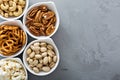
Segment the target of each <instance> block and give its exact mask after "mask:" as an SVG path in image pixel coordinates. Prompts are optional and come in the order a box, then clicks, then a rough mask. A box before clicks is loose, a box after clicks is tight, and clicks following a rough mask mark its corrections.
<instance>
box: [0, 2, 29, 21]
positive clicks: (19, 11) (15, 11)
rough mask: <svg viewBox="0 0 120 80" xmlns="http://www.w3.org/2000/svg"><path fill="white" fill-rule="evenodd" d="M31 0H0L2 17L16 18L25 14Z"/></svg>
mask: <svg viewBox="0 0 120 80" xmlns="http://www.w3.org/2000/svg"><path fill="white" fill-rule="evenodd" d="M28 3H29V0H0V18H2V19H4V20H15V19H19V18H20V17H22V16H23V14H24V13H25V11H26V10H27V8H28Z"/></svg>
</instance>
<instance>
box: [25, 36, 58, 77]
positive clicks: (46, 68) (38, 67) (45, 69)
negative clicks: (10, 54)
mask: <svg viewBox="0 0 120 80" xmlns="http://www.w3.org/2000/svg"><path fill="white" fill-rule="evenodd" d="M59 60H60V56H59V51H58V49H57V47H56V45H55V43H54V42H53V40H52V39H51V38H47V39H39V40H34V41H32V42H31V43H29V44H28V46H27V47H26V49H25V50H24V53H23V63H24V65H25V67H26V68H27V69H28V71H29V72H31V73H32V74H34V75H37V76H45V75H48V74H50V73H52V72H53V71H54V70H55V69H56V68H57V66H58V64H59Z"/></svg>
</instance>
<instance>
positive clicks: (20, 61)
mask: <svg viewBox="0 0 120 80" xmlns="http://www.w3.org/2000/svg"><path fill="white" fill-rule="evenodd" d="M1 60H3V61H5V60H15V61H17V62H18V63H20V64H21V65H22V67H23V69H24V71H25V74H26V79H25V80H28V72H27V69H26V68H25V65H24V64H23V62H22V60H21V59H20V58H3V59H1ZM1 60H0V61H1Z"/></svg>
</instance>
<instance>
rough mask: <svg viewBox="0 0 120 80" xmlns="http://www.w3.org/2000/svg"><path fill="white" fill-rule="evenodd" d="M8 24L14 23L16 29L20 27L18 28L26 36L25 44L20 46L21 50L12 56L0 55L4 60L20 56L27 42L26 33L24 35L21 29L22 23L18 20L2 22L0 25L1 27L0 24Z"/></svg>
mask: <svg viewBox="0 0 120 80" xmlns="http://www.w3.org/2000/svg"><path fill="white" fill-rule="evenodd" d="M10 22H15V23H16V24H18V27H20V28H21V29H22V30H23V31H24V33H25V35H26V42H25V44H24V45H23V46H22V48H21V49H20V50H19V51H18V52H16V53H15V54H13V55H10V56H5V55H2V54H0V56H1V57H5V58H13V57H16V56H18V55H20V54H21V53H22V52H23V51H24V49H25V47H26V45H27V42H28V36H27V33H26V31H25V30H24V29H23V27H22V25H23V24H22V22H21V21H20V20H11V21H3V22H1V23H0V25H2V24H9V23H10Z"/></svg>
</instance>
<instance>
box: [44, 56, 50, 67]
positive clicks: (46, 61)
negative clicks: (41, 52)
mask: <svg viewBox="0 0 120 80" xmlns="http://www.w3.org/2000/svg"><path fill="white" fill-rule="evenodd" d="M48 61H49V60H48V57H44V59H43V64H44V65H46V64H48Z"/></svg>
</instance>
